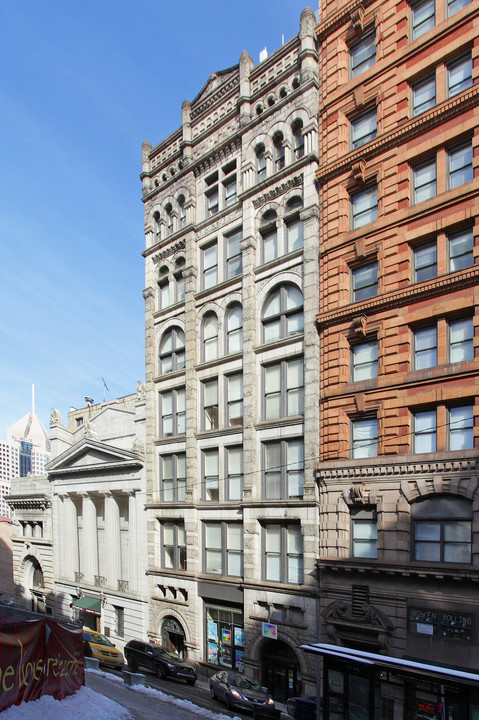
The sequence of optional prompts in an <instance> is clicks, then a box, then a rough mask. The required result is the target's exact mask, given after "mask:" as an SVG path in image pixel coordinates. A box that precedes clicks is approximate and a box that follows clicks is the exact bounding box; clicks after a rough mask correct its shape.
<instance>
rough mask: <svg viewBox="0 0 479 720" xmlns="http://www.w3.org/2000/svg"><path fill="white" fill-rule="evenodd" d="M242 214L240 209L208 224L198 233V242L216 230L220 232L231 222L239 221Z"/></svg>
mask: <svg viewBox="0 0 479 720" xmlns="http://www.w3.org/2000/svg"><path fill="white" fill-rule="evenodd" d="M242 215H243V213H242V210H241V208H240V209H239V210H235V211H234V212H229V213H228V214H227V215H224V216H223V217H219V218H218V219H217V220H215V222H213V223H209V224H208V225H206V226H205V227H204V228H202V229H201V230H199V231H198V233H197V237H198V239H199V240H201V239H202V238H204V237H206V236H207V235H209V234H210V233H216V232H217V231H218V230H220V229H221V228H222V227H224V226H225V225H229V224H230V223H231V222H235V221H236V220H240V219H241V217H242Z"/></svg>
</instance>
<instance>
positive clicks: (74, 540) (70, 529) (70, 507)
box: [63, 495, 79, 580]
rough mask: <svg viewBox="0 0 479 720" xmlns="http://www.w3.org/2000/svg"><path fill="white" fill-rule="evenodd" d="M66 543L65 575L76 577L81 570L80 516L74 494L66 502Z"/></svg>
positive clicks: (64, 538)
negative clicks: (78, 515)
mask: <svg viewBox="0 0 479 720" xmlns="http://www.w3.org/2000/svg"><path fill="white" fill-rule="evenodd" d="M63 507H64V517H65V523H64V537H63V540H64V543H65V545H66V552H65V576H66V577H68V578H71V579H72V580H74V579H75V573H76V572H78V571H79V562H78V560H79V557H78V517H77V509H76V505H75V502H74V499H73V496H72V495H68V497H66V498H65V502H64V505H63Z"/></svg>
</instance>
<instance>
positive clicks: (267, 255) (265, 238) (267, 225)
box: [260, 210, 279, 263]
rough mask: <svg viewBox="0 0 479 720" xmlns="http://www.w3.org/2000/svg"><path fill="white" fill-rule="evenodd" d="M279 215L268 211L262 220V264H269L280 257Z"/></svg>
mask: <svg viewBox="0 0 479 720" xmlns="http://www.w3.org/2000/svg"><path fill="white" fill-rule="evenodd" d="M276 221H277V214H276V212H275V211H274V210H268V211H267V212H265V213H264V215H263V217H262V218H261V225H260V234H261V244H262V262H263V263H267V262H271V260H275V259H276V258H277V257H278V254H279V252H278V228H277V225H276Z"/></svg>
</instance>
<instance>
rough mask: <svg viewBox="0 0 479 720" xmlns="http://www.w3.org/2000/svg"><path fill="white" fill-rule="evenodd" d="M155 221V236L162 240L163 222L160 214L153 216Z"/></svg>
mask: <svg viewBox="0 0 479 720" xmlns="http://www.w3.org/2000/svg"><path fill="white" fill-rule="evenodd" d="M153 220H154V221H155V235H156V239H157V240H160V238H161V222H160V213H159V212H156V213H155V214H154V215H153Z"/></svg>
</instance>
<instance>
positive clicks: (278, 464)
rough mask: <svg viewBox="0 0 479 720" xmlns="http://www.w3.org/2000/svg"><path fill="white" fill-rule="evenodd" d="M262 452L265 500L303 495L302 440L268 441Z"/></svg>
mask: <svg viewBox="0 0 479 720" xmlns="http://www.w3.org/2000/svg"><path fill="white" fill-rule="evenodd" d="M263 452H264V495H265V498H266V499H267V500H281V499H283V498H295V497H303V487H304V445H303V441H302V440H280V441H278V442H268V443H265V444H264V446H263Z"/></svg>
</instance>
